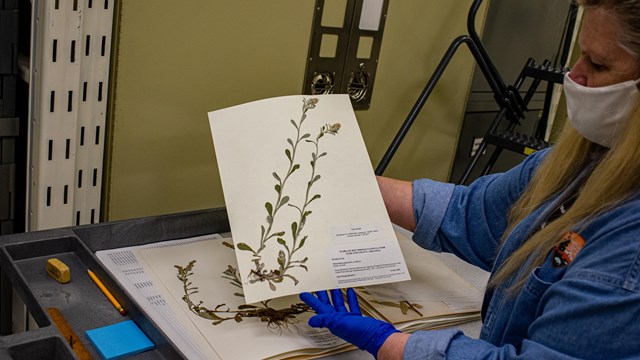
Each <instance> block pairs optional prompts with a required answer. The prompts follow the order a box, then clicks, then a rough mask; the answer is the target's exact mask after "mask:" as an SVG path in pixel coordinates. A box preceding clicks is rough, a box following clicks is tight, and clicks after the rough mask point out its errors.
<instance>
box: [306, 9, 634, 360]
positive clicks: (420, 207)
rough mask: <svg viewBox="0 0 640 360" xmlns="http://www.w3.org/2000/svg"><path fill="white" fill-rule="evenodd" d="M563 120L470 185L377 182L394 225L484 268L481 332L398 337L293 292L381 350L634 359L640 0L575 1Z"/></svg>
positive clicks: (357, 340) (355, 314)
mask: <svg viewBox="0 0 640 360" xmlns="http://www.w3.org/2000/svg"><path fill="white" fill-rule="evenodd" d="M579 3H580V5H581V6H583V7H584V9H585V13H584V17H583V25H582V30H581V33H580V38H579V43H580V48H581V51H582V55H581V57H580V59H579V60H578V62H577V63H576V64H575V66H574V67H573V69H572V70H571V72H570V73H569V74H568V75H567V76H566V77H565V82H564V88H565V94H566V98H567V107H568V116H569V122H568V124H567V125H566V126H565V128H564V129H563V132H562V134H561V136H560V139H559V140H558V142H557V144H556V145H555V146H554V147H553V148H551V149H550V150H545V151H540V152H538V153H536V154H533V155H531V156H529V157H528V158H527V159H525V161H524V162H523V163H522V164H520V165H519V166H517V167H516V168H514V169H512V170H510V171H508V172H506V173H504V174H493V175H488V176H485V177H482V178H480V179H478V180H476V181H475V182H474V183H473V184H471V185H470V186H468V187H464V186H453V185H451V184H442V183H437V182H433V181H429V180H418V181H415V182H413V183H410V182H404V181H398V180H392V179H386V178H379V185H380V189H381V191H382V194H383V197H384V199H385V203H386V205H387V210H388V211H389V214H390V217H391V220H392V221H393V222H395V223H396V224H398V225H401V226H403V227H405V228H407V229H410V230H413V231H414V236H413V239H414V241H415V242H416V243H418V244H419V245H421V246H422V247H424V248H427V249H430V250H435V251H447V252H451V253H454V254H456V255H457V256H459V257H460V258H462V259H464V260H466V261H468V262H470V263H472V264H474V265H477V266H479V267H481V268H483V269H485V270H490V271H491V272H492V274H491V278H490V281H489V285H488V287H487V292H486V294H485V301H484V304H483V311H482V315H483V326H482V331H481V334H480V339H471V338H468V337H466V336H465V335H464V334H462V333H461V332H460V331H457V330H453V329H447V330H435V331H419V332H416V333H414V334H411V335H409V334H404V333H401V332H398V331H397V330H395V329H394V328H393V326H391V325H390V324H387V323H384V322H381V321H378V320H375V319H372V318H368V317H363V316H360V315H359V310H358V307H357V301H356V300H355V296H354V295H353V292H352V291H349V292H348V296H347V298H348V302H349V305H350V306H349V307H350V309H349V310H347V307H346V306H345V305H344V303H343V300H342V297H341V296H339V293H338V292H335V291H333V292H332V293H331V295H332V300H333V306H332V305H331V303H330V302H329V299H328V296H327V294H326V293H319V294H318V297H317V298H316V297H314V296H313V295H311V294H309V293H305V294H301V298H302V299H303V300H304V301H305V302H307V303H308V304H310V305H311V306H312V307H314V309H315V310H316V311H317V312H318V315H316V316H314V317H313V318H312V319H311V320H310V322H309V323H310V324H311V325H312V326H324V327H328V328H329V329H330V330H331V331H332V332H333V333H334V334H336V335H338V336H341V337H343V338H344V339H346V340H348V341H351V342H353V343H354V344H356V345H358V346H359V347H361V348H363V349H366V350H368V351H369V352H371V353H372V354H373V355H374V356H376V357H378V358H381V359H383V358H384V359H399V358H402V357H404V358H405V359H418V358H434V359H441V358H447V359H475V358H477V359H487V358H491V359H510V358H516V357H517V358H526V359H574V358H593V359H632V358H640V340H639V339H640V321H638V320H639V319H640V109H639V108H638V106H637V105H638V102H639V96H638V82H639V81H637V80H638V79H640V0H581V1H579Z"/></svg>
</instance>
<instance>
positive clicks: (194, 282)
mask: <svg viewBox="0 0 640 360" xmlns="http://www.w3.org/2000/svg"><path fill="white" fill-rule="evenodd" d="M226 240H227V241H229V242H231V239H226ZM133 251H134V253H135V255H136V257H137V258H138V259H140V261H141V263H142V264H143V266H144V268H145V269H146V270H147V272H148V273H152V275H151V278H152V279H154V283H155V284H162V286H163V288H162V289H160V291H161V292H162V293H164V294H165V298H171V299H172V300H173V302H172V306H171V309H172V311H174V312H177V313H181V314H182V315H183V316H185V317H186V318H188V321H189V322H190V323H191V324H192V325H194V326H195V327H196V328H197V329H198V331H199V333H200V334H199V336H198V337H199V338H200V339H206V342H207V343H208V344H209V346H210V347H211V349H215V352H216V353H217V354H218V356H219V357H220V358H221V359H258V358H266V357H281V356H282V355H284V354H290V353H300V352H301V351H305V350H306V351H307V353H322V352H324V351H329V350H335V349H336V348H345V347H347V346H348V344H346V343H345V342H344V341H343V340H341V339H339V338H337V337H335V336H333V335H331V333H330V332H329V331H328V330H327V329H314V328H311V327H309V326H308V325H307V321H308V319H309V318H310V317H311V316H312V315H313V314H312V313H310V312H305V313H301V314H298V315H297V316H296V318H295V319H292V320H291V321H290V322H289V323H287V324H285V325H283V326H275V325H273V324H272V325H271V326H269V325H268V323H267V322H263V321H261V319H260V318H259V317H242V321H240V322H237V321H235V320H234V319H230V320H226V321H223V322H221V323H220V324H217V325H213V324H212V320H209V319H205V318H202V317H199V316H198V315H196V314H194V313H193V312H191V311H190V310H189V308H188V306H187V304H186V303H185V301H184V300H183V296H184V295H185V289H184V287H183V286H184V283H183V282H181V281H180V280H179V279H178V278H177V269H176V268H175V267H174V265H179V266H182V267H186V266H187V264H188V263H189V262H190V261H192V260H195V261H196V262H195V264H194V267H193V269H192V271H191V273H192V275H191V276H189V283H190V284H191V285H189V286H190V287H191V288H193V289H195V288H196V287H197V290H196V291H197V292H193V293H192V294H191V295H190V299H191V300H192V301H193V302H194V303H199V302H200V301H203V303H202V306H205V307H207V308H208V309H214V308H216V307H218V306H220V308H221V309H229V312H228V313H224V312H221V313H218V315H219V316H220V317H229V318H233V317H234V311H237V310H239V309H240V307H241V306H242V305H244V303H245V302H244V299H242V298H241V297H238V296H235V295H234V293H237V292H241V289H240V288H237V287H235V286H234V285H232V284H230V282H231V281H229V279H228V276H223V275H224V274H223V272H224V271H225V270H227V269H228V266H232V267H236V266H237V265H236V263H235V255H234V253H233V250H231V249H229V248H227V247H225V246H224V245H223V244H222V241H221V240H219V239H211V240H209V241H205V242H197V243H187V244H185V245H182V246H180V247H179V248H173V249H171V248H167V247H164V248H146V249H138V250H133ZM296 303H301V301H300V300H299V299H298V298H297V297H296V296H288V297H283V298H278V299H272V300H270V301H269V302H268V305H269V306H270V307H272V308H274V309H283V308H288V307H290V306H291V305H292V304H296ZM254 305H255V306H258V307H260V306H261V304H254Z"/></svg>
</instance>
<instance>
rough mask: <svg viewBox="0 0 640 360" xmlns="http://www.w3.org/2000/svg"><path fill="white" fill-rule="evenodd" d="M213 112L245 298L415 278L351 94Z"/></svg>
mask: <svg viewBox="0 0 640 360" xmlns="http://www.w3.org/2000/svg"><path fill="white" fill-rule="evenodd" d="M312 99H317V103H313V102H314V101H316V100H312ZM305 104H306V106H305ZM209 120H210V125H211V131H212V136H213V141H214V145H215V150H216V157H217V161H218V166H219V169H220V175H221V179H222V186H223V191H224V197H225V202H226V207H227V211H228V214H229V222H230V224H231V231H232V233H233V236H234V241H235V244H236V256H237V259H238V264H239V268H240V273H241V275H242V279H243V287H244V294H245V298H246V300H247V302H249V303H252V302H257V301H260V300H264V299H269V298H274V297H279V296H284V295H291V294H298V293H300V292H302V291H317V290H324V289H331V288H338V287H342V288H344V287H353V286H364V285H372V284H379V283H388V282H396V281H404V280H408V279H410V276H409V272H408V270H407V268H406V265H405V262H404V259H403V257H402V253H401V251H400V249H399V247H398V244H397V241H396V237H395V234H394V231H393V228H392V225H391V222H390V221H389V217H388V215H387V212H386V209H385V207H384V203H383V201H382V197H381V195H380V191H379V189H378V186H377V183H376V180H375V176H374V173H373V169H372V166H371V162H370V160H369V157H368V154H367V151H366V148H365V144H364V141H363V139H362V135H361V134H360V130H359V128H358V123H357V120H356V117H355V114H354V112H353V109H352V107H351V103H350V101H349V98H348V96H347V95H323V96H314V97H310V96H288V97H280V98H272V99H267V100H261V101H256V102H252V103H248V104H243V105H239V106H235V107H231V108H227V109H222V110H218V111H213V112H210V113H209ZM336 124H339V128H338V125H336ZM321 133H322V134H323V135H322V136H319V135H320V134H321ZM316 145H317V147H316ZM311 199H313V200H311ZM301 215H305V216H301ZM302 218H304V220H303V219H302ZM302 223H304V226H303V227H302V230H301V224H302ZM358 229H359V230H358ZM298 232H299V235H298V236H297V237H296V236H294V234H295V233H298ZM294 237H295V238H296V240H295V242H294V240H293V238H294ZM265 239H267V240H265ZM303 239H304V240H303ZM300 244H304V245H303V246H301V245H300ZM294 249H295V250H294Z"/></svg>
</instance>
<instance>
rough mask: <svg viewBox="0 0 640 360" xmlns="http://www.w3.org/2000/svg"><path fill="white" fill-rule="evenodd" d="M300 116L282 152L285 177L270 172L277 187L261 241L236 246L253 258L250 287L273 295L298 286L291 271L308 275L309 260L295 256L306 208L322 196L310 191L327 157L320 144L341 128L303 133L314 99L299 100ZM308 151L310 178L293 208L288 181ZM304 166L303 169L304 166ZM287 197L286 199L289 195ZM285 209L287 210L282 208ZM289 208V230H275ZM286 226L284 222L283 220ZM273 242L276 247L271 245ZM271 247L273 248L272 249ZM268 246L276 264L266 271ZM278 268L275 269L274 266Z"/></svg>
mask: <svg viewBox="0 0 640 360" xmlns="http://www.w3.org/2000/svg"><path fill="white" fill-rule="evenodd" d="M302 103H303V105H302V114H301V116H300V119H299V120H298V121H295V120H293V119H291V121H290V122H291V125H292V126H293V128H294V129H295V136H294V137H289V138H287V144H288V145H287V147H286V148H285V150H284V155H285V156H286V158H287V162H288V168H287V170H286V171H285V172H284V173H281V174H278V173H277V172H273V173H272V175H273V178H274V179H275V181H276V183H275V185H274V190H275V192H276V198H275V201H273V202H271V201H267V202H266V203H265V204H264V208H265V210H266V212H267V215H266V218H265V221H266V224H263V225H260V241H259V242H258V244H257V246H256V245H255V244H253V245H254V246H251V245H249V244H247V243H239V244H237V245H236V246H237V248H238V249H239V250H242V251H249V252H251V254H252V258H251V261H252V262H253V269H252V270H251V271H250V273H249V275H248V276H249V279H248V280H249V283H250V284H254V283H258V282H267V283H268V284H269V288H270V289H271V290H272V291H275V290H276V284H278V283H281V282H283V281H284V280H285V279H290V280H292V281H293V282H294V284H298V279H297V278H296V277H295V276H294V275H292V274H291V270H292V269H294V268H301V269H304V270H305V271H308V267H307V265H306V262H307V260H308V257H301V256H298V252H299V251H300V250H301V249H302V247H303V246H304V244H305V242H306V241H307V239H308V235H304V234H303V229H304V226H305V224H306V223H307V220H308V218H309V216H310V215H311V213H312V211H311V210H310V209H309V206H310V204H311V203H312V202H314V201H317V200H318V199H320V198H321V197H322V196H321V195H320V194H319V193H317V192H315V191H312V189H313V186H314V184H316V183H317V182H318V181H319V180H320V178H321V176H320V174H318V173H317V163H318V161H319V160H320V158H322V157H324V156H326V155H327V153H326V152H320V141H321V139H322V138H323V137H324V136H325V135H336V134H338V131H339V130H340V124H339V123H334V124H326V125H323V126H322V127H321V128H320V130H319V132H318V133H317V135H316V136H315V137H312V136H311V134H310V133H308V132H305V131H303V125H305V120H306V119H307V113H308V112H309V111H310V110H312V109H315V107H316V105H317V104H318V99H317V98H311V99H303V100H302ZM304 145H306V148H307V149H308V148H311V152H310V153H309V154H310V155H309V156H310V157H309V166H310V170H311V171H310V176H309V178H308V180H307V182H306V189H305V191H304V196H302V195H301V196H300V198H303V200H301V201H300V202H299V203H298V204H294V203H293V202H292V201H291V197H290V194H289V192H288V191H289V189H288V188H287V185H288V183H289V181H290V180H291V177H292V175H293V174H294V173H295V172H296V171H297V170H299V169H300V166H301V165H300V162H299V161H298V159H299V158H300V153H301V152H302V150H303V148H305V146H304ZM305 166H306V165H305ZM288 194H289V195H288ZM285 205H287V207H285ZM285 208H291V209H295V211H294V212H288V213H287V214H291V213H293V214H294V215H293V216H291V217H288V218H291V219H293V220H292V221H291V223H290V226H289V229H286V230H283V229H274V223H275V219H276V217H281V216H282V215H281V214H282V212H283V209H285ZM285 222H286V220H285ZM273 239H275V243H274V242H273V241H272V240H273ZM271 244H273V245H271ZM267 246H274V248H275V247H276V246H277V247H278V250H277V256H276V259H275V263H273V262H272V263H270V264H269V266H270V267H268V264H267V262H266V261H265V259H264V257H263V251H264V250H265V249H266V248H267ZM276 264H277V265H276Z"/></svg>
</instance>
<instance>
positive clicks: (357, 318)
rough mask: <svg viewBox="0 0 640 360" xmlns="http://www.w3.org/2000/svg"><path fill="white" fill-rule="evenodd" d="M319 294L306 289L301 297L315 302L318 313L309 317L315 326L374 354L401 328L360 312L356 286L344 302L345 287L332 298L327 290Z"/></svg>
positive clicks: (348, 292)
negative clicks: (343, 290)
mask: <svg viewBox="0 0 640 360" xmlns="http://www.w3.org/2000/svg"><path fill="white" fill-rule="evenodd" d="M316 294H317V296H318V297H315V296H314V295H313V294H311V293H308V292H304V293H302V294H300V299H301V300H302V301H304V302H305V303H306V304H307V305H309V306H311V308H312V309H313V310H315V312H316V313H317V315H314V316H313V317H312V318H311V319H309V326H311V327H326V328H328V329H329V331H331V333H332V334H333V335H336V336H338V337H340V338H342V339H344V340H346V341H348V342H350V343H352V344H354V345H356V346H357V347H359V348H360V349H363V350H366V351H368V352H370V353H371V354H372V355H373V356H374V357H375V356H377V354H378V350H379V349H380V347H381V346H382V344H383V343H384V341H385V340H386V339H387V338H388V337H389V336H390V335H391V334H393V333H395V332H398V330H396V328H395V327H393V325H391V324H389V323H386V322H384V321H380V320H377V319H374V318H370V317H367V316H363V315H362V313H361V312H360V305H359V304H358V297H357V295H356V292H355V291H354V290H353V289H347V303H348V304H349V310H347V308H346V306H345V304H344V298H343V297H342V291H341V290H339V289H336V290H331V302H332V303H333V306H332V305H331V302H329V296H328V295H327V292H326V291H319V292H316Z"/></svg>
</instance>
